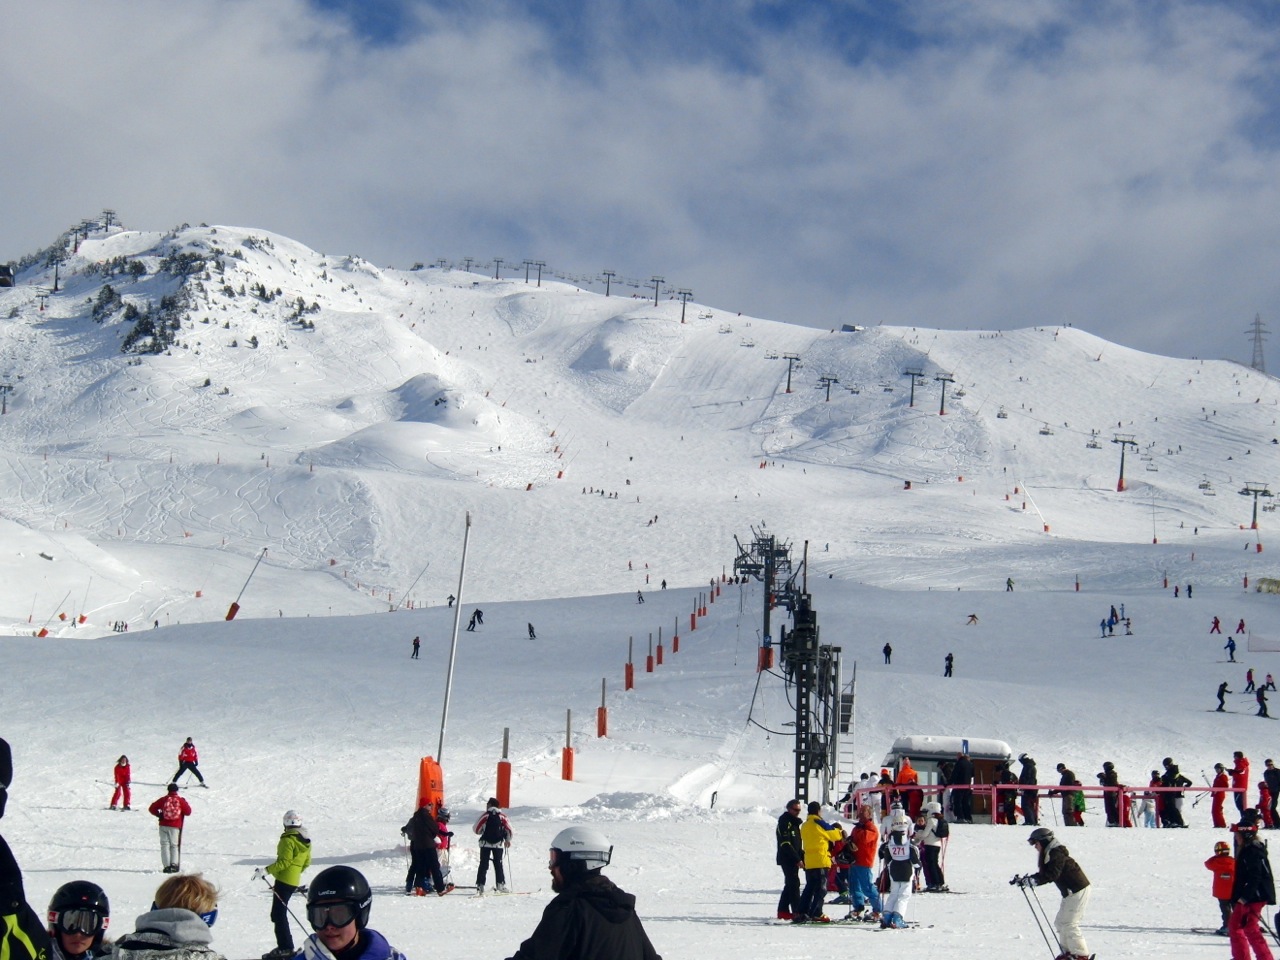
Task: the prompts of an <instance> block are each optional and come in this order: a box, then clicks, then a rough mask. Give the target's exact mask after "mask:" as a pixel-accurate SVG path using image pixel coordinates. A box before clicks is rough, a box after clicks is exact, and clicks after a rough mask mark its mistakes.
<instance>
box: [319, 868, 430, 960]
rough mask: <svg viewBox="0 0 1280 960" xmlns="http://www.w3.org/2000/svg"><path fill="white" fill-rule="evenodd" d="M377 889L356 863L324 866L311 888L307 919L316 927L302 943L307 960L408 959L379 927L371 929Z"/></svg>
mask: <svg viewBox="0 0 1280 960" xmlns="http://www.w3.org/2000/svg"><path fill="white" fill-rule="evenodd" d="M372 906H373V891H372V890H370V889H369V881H368V880H366V879H365V878H364V874H362V873H361V872H360V871H359V870H357V869H355V867H347V866H336V867H329V868H328V869H327V870H321V871H320V873H319V874H318V875H317V876H316V878H315V879H314V880H312V881H311V887H310V889H309V890H308V891H307V922H308V923H310V924H311V929H313V930H314V931H315V933H313V934H312V935H311V936H309V937H307V939H306V940H305V941H303V944H302V950H301V952H300V953H299V956H300V957H303V958H306V960H405V956H404V954H403V953H401V952H400V951H399V950H397V949H396V948H395V947H393V946H391V944H389V943H388V942H387V938H386V937H384V936H383V935H382V934H380V933H378V931H377V930H371V929H369V908H370V907H372Z"/></svg>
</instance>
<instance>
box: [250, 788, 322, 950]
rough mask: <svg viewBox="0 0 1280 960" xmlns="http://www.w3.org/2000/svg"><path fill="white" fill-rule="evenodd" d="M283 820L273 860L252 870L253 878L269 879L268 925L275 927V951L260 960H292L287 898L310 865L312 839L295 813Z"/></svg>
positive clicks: (292, 812)
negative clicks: (270, 884)
mask: <svg viewBox="0 0 1280 960" xmlns="http://www.w3.org/2000/svg"><path fill="white" fill-rule="evenodd" d="M281 819H282V825H283V827H284V832H283V833H282V834H280V840H279V841H278V842H277V843H276V858H275V860H274V861H272V862H271V863H269V864H268V865H267V866H265V867H262V868H260V870H259V871H255V873H254V878H255V879H258V878H260V877H263V876H268V877H271V879H272V880H274V881H275V883H274V884H272V886H271V892H272V897H271V924H272V926H273V927H274V928H275V933H276V948H275V949H274V950H271V951H269V952H267V953H264V954H263V955H262V956H263V960H285V958H287V957H292V956H293V954H294V949H293V933H292V932H291V931H290V930H289V898H290V897H292V896H293V894H294V892H295V891H297V889H298V887H300V886H301V885H302V872H303V871H304V870H306V869H307V867H309V866H311V838H310V837H308V836H307V829H306V827H304V826H303V825H302V817H301V816H300V815H299V814H298V812H297V811H296V810H286V811H285V813H284V816H283V817H282V818H281Z"/></svg>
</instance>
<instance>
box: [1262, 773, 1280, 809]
mask: <svg viewBox="0 0 1280 960" xmlns="http://www.w3.org/2000/svg"><path fill="white" fill-rule="evenodd" d="M1262 779H1263V780H1264V781H1266V784H1267V789H1268V790H1270V791H1271V808H1270V809H1271V822H1272V824H1274V825H1277V826H1280V809H1277V807H1278V806H1280V767H1277V766H1276V765H1275V763H1274V762H1273V761H1272V760H1271V759H1270V758H1268V759H1267V760H1266V761H1265V769H1264V770H1263V771H1262Z"/></svg>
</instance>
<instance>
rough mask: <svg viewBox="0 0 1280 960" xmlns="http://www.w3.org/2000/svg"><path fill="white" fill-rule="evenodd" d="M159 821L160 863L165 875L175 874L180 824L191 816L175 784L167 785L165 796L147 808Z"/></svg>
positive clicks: (179, 859)
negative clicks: (162, 865)
mask: <svg viewBox="0 0 1280 960" xmlns="http://www.w3.org/2000/svg"><path fill="white" fill-rule="evenodd" d="M147 811H148V812H149V813H150V814H151V815H152V816H153V817H155V818H156V819H157V820H159V821H160V862H161V863H163V864H164V872H165V873H177V872H178V871H179V870H180V869H181V867H180V866H179V865H178V864H179V862H180V861H181V859H182V824H183V822H184V821H185V820H186V819H187V817H189V816H191V804H189V803H187V801H186V800H185V799H184V798H183V797H182V796H181V795H179V793H178V785H177V784H176V783H171V784H169V788H168V790H167V791H166V792H165V795H164V796H163V797H161V798H160V799H158V800H156V802H155V803H153V804H151V806H149V807H148V808H147Z"/></svg>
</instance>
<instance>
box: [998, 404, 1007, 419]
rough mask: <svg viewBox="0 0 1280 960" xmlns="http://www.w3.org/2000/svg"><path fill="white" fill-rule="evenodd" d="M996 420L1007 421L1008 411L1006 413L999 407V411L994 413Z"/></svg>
mask: <svg viewBox="0 0 1280 960" xmlns="http://www.w3.org/2000/svg"><path fill="white" fill-rule="evenodd" d="M996 419H997V420H1008V419H1009V414H1008V411H1006V410H1005V408H1004V407H1001V408H1000V409H999V410H997V411H996Z"/></svg>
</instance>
